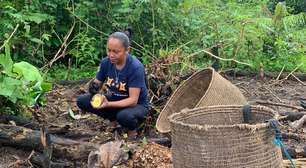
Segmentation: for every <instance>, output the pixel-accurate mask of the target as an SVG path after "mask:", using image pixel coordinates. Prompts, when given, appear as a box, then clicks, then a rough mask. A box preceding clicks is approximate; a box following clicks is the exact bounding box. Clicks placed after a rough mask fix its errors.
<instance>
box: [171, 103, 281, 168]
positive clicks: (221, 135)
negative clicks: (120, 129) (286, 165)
mask: <svg viewBox="0 0 306 168" xmlns="http://www.w3.org/2000/svg"><path fill="white" fill-rule="evenodd" d="M241 109H242V106H210V107H201V108H196V109H192V110H183V111H182V112H180V113H175V114H172V115H171V116H170V117H169V119H170V122H171V136H172V154H173V156H172V157H173V164H174V167H175V168H197V167H209V168H210V167H218V168H225V167H228V168H233V167H235V168H237V167H241V168H242V167H247V168H252V167H254V168H255V167H258V168H279V167H282V154H281V150H280V148H279V147H277V146H276V145H274V144H273V143H272V140H273V138H274V132H273V129H271V128H269V123H268V122H265V121H267V120H269V119H273V118H277V116H276V113H275V112H274V111H273V110H271V109H269V108H267V107H263V106H251V111H252V120H251V123H253V124H243V114H242V110H241Z"/></svg>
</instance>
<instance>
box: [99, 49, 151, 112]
mask: <svg viewBox="0 0 306 168" xmlns="http://www.w3.org/2000/svg"><path fill="white" fill-rule="evenodd" d="M96 78H97V79H98V80H100V81H102V82H104V83H105V84H106V87H107V93H106V96H107V97H108V99H109V101H118V100H122V99H125V98H128V97H129V88H131V87H132V88H140V95H139V98H138V103H137V104H140V105H143V106H144V107H148V93H147V87H146V83H145V69H144V66H143V64H142V63H141V62H140V61H139V60H138V59H137V58H134V57H132V56H131V55H128V56H127V60H126V63H125V66H124V68H123V69H122V70H117V69H116V66H115V65H114V64H112V63H111V61H110V60H109V58H108V57H106V58H103V59H102V61H101V64H100V69H99V72H98V73H97V75H96Z"/></svg>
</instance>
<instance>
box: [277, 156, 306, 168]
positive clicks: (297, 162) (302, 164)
mask: <svg viewBox="0 0 306 168" xmlns="http://www.w3.org/2000/svg"><path fill="white" fill-rule="evenodd" d="M293 162H294V163H295V165H296V167H297V168H303V167H305V165H306V158H300V159H293ZM283 166H284V167H292V165H291V162H290V161H289V160H283Z"/></svg>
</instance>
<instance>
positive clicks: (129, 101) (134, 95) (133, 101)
mask: <svg viewBox="0 0 306 168" xmlns="http://www.w3.org/2000/svg"><path fill="white" fill-rule="evenodd" d="M139 94H140V88H129V97H128V98H125V99H122V100H119V101H107V100H106V101H104V103H103V105H102V106H101V108H124V107H133V106H136V105H137V102H138V98H139Z"/></svg>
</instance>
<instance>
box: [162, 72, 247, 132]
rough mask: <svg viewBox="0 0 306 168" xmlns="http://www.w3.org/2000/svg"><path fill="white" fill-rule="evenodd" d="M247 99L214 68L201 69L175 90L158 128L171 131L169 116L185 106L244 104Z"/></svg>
mask: <svg viewBox="0 0 306 168" xmlns="http://www.w3.org/2000/svg"><path fill="white" fill-rule="evenodd" d="M246 103H247V101H246V99H245V97H244V96H243V95H242V93H241V92H240V90H239V89H238V88H237V87H236V86H235V85H233V84H232V83H231V82H230V81H228V80H226V79H225V78H223V77H222V76H221V75H220V74H218V73H217V72H215V71H214V69H212V68H208V69H204V70H201V71H199V72H197V73H195V74H193V75H192V76H191V77H189V78H188V79H187V80H186V81H184V82H182V84H181V85H180V86H179V87H178V88H177V89H176V90H175V92H174V93H173V94H172V96H171V97H170V99H169V100H168V102H167V104H166V105H165V107H164V109H163V110H162V111H161V113H160V114H159V116H158V119H157V122H156V128H157V130H158V131H159V132H161V133H168V132H170V123H169V120H168V117H169V116H170V115H171V114H173V113H175V112H179V111H181V110H182V109H184V108H189V109H192V108H195V107H202V106H213V105H244V104H246Z"/></svg>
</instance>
